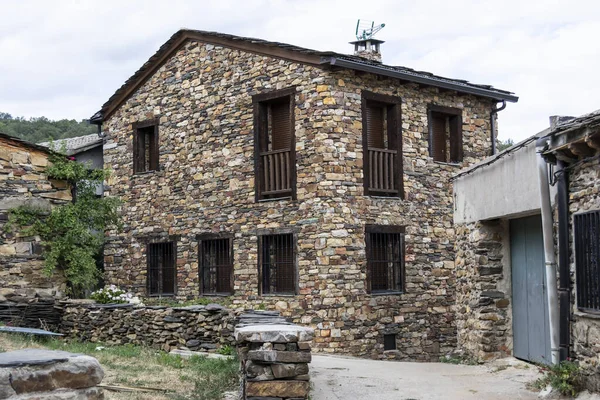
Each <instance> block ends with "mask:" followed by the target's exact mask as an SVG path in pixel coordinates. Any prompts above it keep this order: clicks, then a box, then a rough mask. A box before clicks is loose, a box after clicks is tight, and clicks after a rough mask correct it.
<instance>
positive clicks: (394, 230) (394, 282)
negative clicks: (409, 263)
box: [366, 225, 404, 293]
mask: <svg viewBox="0 0 600 400" xmlns="http://www.w3.org/2000/svg"><path fill="white" fill-rule="evenodd" d="M366 245H367V249H366V250H367V251H366V253H367V281H368V290H369V291H370V293H387V292H402V291H403V290H404V227H403V226H380V225H367V227H366Z"/></svg>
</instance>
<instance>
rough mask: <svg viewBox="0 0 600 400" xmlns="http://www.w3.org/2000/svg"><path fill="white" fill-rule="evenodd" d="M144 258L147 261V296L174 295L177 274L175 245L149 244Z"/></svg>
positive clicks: (172, 243) (164, 243)
mask: <svg viewBox="0 0 600 400" xmlns="http://www.w3.org/2000/svg"><path fill="white" fill-rule="evenodd" d="M146 257H147V260H148V261H147V262H148V275H147V280H148V294H149V295H160V296H165V295H166V296H168V295H174V294H175V282H176V272H177V271H176V268H175V266H176V261H175V260H176V252H175V243H174V242H163V243H149V244H148V247H147V251H146Z"/></svg>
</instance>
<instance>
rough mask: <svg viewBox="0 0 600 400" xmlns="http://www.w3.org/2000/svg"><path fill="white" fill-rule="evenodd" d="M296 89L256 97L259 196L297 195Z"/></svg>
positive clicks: (272, 197)
mask: <svg viewBox="0 0 600 400" xmlns="http://www.w3.org/2000/svg"><path fill="white" fill-rule="evenodd" d="M295 93H296V89H295V88H289V89H284V90H278V91H275V92H269V93H262V94H258V95H255V96H253V98H252V99H253V103H254V139H255V172H256V177H255V182H256V199H257V201H258V200H268V199H277V198H285V197H291V198H295V195H296V151H295V150H296V149H295V148H296V143H295V135H294V104H295V102H294V95H295Z"/></svg>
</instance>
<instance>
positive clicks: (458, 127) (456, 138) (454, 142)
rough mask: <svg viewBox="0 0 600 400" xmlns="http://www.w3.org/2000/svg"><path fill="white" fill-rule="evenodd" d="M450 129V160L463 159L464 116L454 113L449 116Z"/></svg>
mask: <svg viewBox="0 0 600 400" xmlns="http://www.w3.org/2000/svg"><path fill="white" fill-rule="evenodd" d="M449 130H450V161H452V162H461V161H462V160H463V139H462V117H461V116H460V115H453V116H451V117H450V118H449Z"/></svg>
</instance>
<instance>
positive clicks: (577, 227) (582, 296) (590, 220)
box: [573, 211, 600, 313]
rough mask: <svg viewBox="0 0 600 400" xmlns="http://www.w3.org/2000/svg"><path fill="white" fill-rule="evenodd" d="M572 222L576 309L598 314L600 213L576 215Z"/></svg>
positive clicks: (599, 310) (599, 304) (599, 290)
mask: <svg viewBox="0 0 600 400" xmlns="http://www.w3.org/2000/svg"><path fill="white" fill-rule="evenodd" d="M573 220H574V236H575V274H576V275H575V281H576V286H577V308H578V309H580V310H582V311H584V312H592V313H600V211H592V212H588V213H584V214H576V215H575V216H574V217H573Z"/></svg>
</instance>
